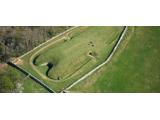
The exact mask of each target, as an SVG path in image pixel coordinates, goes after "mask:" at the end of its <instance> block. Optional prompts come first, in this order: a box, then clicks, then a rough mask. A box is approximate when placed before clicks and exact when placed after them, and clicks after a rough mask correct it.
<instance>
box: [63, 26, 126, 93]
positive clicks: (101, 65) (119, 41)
mask: <svg viewBox="0 0 160 120" xmlns="http://www.w3.org/2000/svg"><path fill="white" fill-rule="evenodd" d="M127 30H128V26H125V27H124V29H123V31H122V33H121V34H120V37H119V39H118V42H117V43H116V45H115V46H114V48H113V49H112V51H111V53H110V54H109V56H108V58H107V59H106V61H105V62H103V63H102V64H100V65H99V66H97V67H96V68H94V69H93V70H91V71H90V72H89V73H87V74H85V75H84V76H83V77H81V78H80V79H78V80H77V81H75V82H74V83H72V84H71V85H69V86H68V87H67V88H65V89H64V90H62V91H61V92H65V91H68V90H69V89H71V88H72V87H73V86H75V85H76V84H78V83H79V82H81V81H82V80H84V79H86V78H87V77H89V76H90V75H92V74H93V73H94V72H96V71H97V70H98V69H100V68H101V67H103V66H104V65H105V64H107V63H108V62H109V61H110V60H111V58H112V56H113V55H114V53H115V51H116V50H117V48H118V46H119V44H120V43H121V41H122V40H123V38H124V36H125V34H126V32H127Z"/></svg>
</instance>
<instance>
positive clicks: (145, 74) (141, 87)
mask: <svg viewBox="0 0 160 120" xmlns="http://www.w3.org/2000/svg"><path fill="white" fill-rule="evenodd" d="M159 85H160V27H129V30H128V33H127V35H126V37H125V39H124V40H123V42H122V43H121V45H120V47H119V49H118V50H117V52H116V54H115V55H114V57H113V58H112V60H111V62H110V63H109V64H107V65H105V66H104V67H103V68H102V69H100V70H98V71H97V72H96V73H95V74H93V75H92V76H90V77H88V78H87V79H86V80H84V81H82V82H80V83H79V84H77V85H76V86H74V87H73V88H71V89H70V91H72V92H160V87H159Z"/></svg>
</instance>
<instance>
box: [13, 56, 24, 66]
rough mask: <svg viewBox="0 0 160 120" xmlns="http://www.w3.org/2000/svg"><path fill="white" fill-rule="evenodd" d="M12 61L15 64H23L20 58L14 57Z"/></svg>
mask: <svg viewBox="0 0 160 120" xmlns="http://www.w3.org/2000/svg"><path fill="white" fill-rule="evenodd" d="M13 63H14V64H16V65H22V64H23V61H22V60H21V59H19V58H17V59H15V60H14V61H13Z"/></svg>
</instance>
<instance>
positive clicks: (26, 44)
mask: <svg viewBox="0 0 160 120" xmlns="http://www.w3.org/2000/svg"><path fill="white" fill-rule="evenodd" d="M68 28H69V26H52V27H48V26H42V27H38V26H36V27H34V26H28V27H27V26H26V27H25V26H24V27H22V26H21V27H16V26H14V27H12V26H10V27H6V26H4V27H0V62H6V61H7V60H8V59H9V58H11V57H17V56H20V55H22V54H24V53H25V52H27V51H29V50H31V49H33V48H34V47H35V46H37V45H39V44H40V43H43V42H45V41H46V40H47V39H49V38H51V37H53V36H55V35H57V34H58V33H60V32H63V31H65V30H66V29H68Z"/></svg>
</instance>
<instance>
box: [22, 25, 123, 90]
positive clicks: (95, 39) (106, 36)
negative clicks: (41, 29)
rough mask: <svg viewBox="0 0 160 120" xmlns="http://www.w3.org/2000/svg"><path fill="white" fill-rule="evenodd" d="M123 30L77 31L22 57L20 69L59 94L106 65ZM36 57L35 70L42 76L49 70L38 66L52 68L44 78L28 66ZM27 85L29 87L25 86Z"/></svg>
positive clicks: (80, 28)
mask: <svg viewBox="0 0 160 120" xmlns="http://www.w3.org/2000/svg"><path fill="white" fill-rule="evenodd" d="M122 29H123V27H103V26H101V27H97V26H94V27H79V28H76V29H74V30H72V31H71V32H68V33H66V34H65V35H62V36H60V37H58V38H56V39H54V40H51V41H49V42H48V43H45V44H44V45H43V46H41V47H39V48H37V49H35V50H34V51H32V52H31V53H30V54H28V55H26V56H24V57H23V58H22V60H23V65H21V67H23V68H24V69H26V70H27V71H29V72H30V73H32V74H33V75H35V76H36V77H37V78H39V79H41V80H43V81H44V82H45V83H46V84H48V85H49V86H50V87H51V88H53V89H54V90H56V91H61V90H62V89H63V88H65V87H67V86H68V85H70V84H71V83H73V82H74V81H76V80H77V79H79V78H80V77H82V76H83V75H85V74H86V73H88V72H89V71H91V70H92V69H94V68H95V67H96V66H98V65H99V64H101V63H102V62H104V61H105V59H106V57H107V55H108V54H109V52H110V51H111V49H112V48H113V46H114V44H115V43H116V41H117V38H118V36H119V35H120V33H121V31H122ZM55 41H56V42H55ZM46 46H47V47H46ZM44 47H46V48H45V49H44ZM89 53H91V56H89ZM37 56H39V57H37ZM36 57H37V59H36V60H35V65H34V67H35V69H36V70H38V71H39V72H40V73H41V74H42V75H44V76H46V72H47V69H48V68H47V66H41V67H40V65H41V64H43V63H52V64H53V67H52V69H50V71H49V72H48V76H47V78H43V77H42V76H41V74H39V73H37V72H36V71H35V70H34V69H33V68H32V66H31V65H30V60H31V62H33V60H34V59H35V58H36ZM31 58H33V59H31ZM50 79H53V80H50ZM57 79H60V80H58V81H57ZM27 85H29V83H26V86H27ZM27 89H29V88H27Z"/></svg>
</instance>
